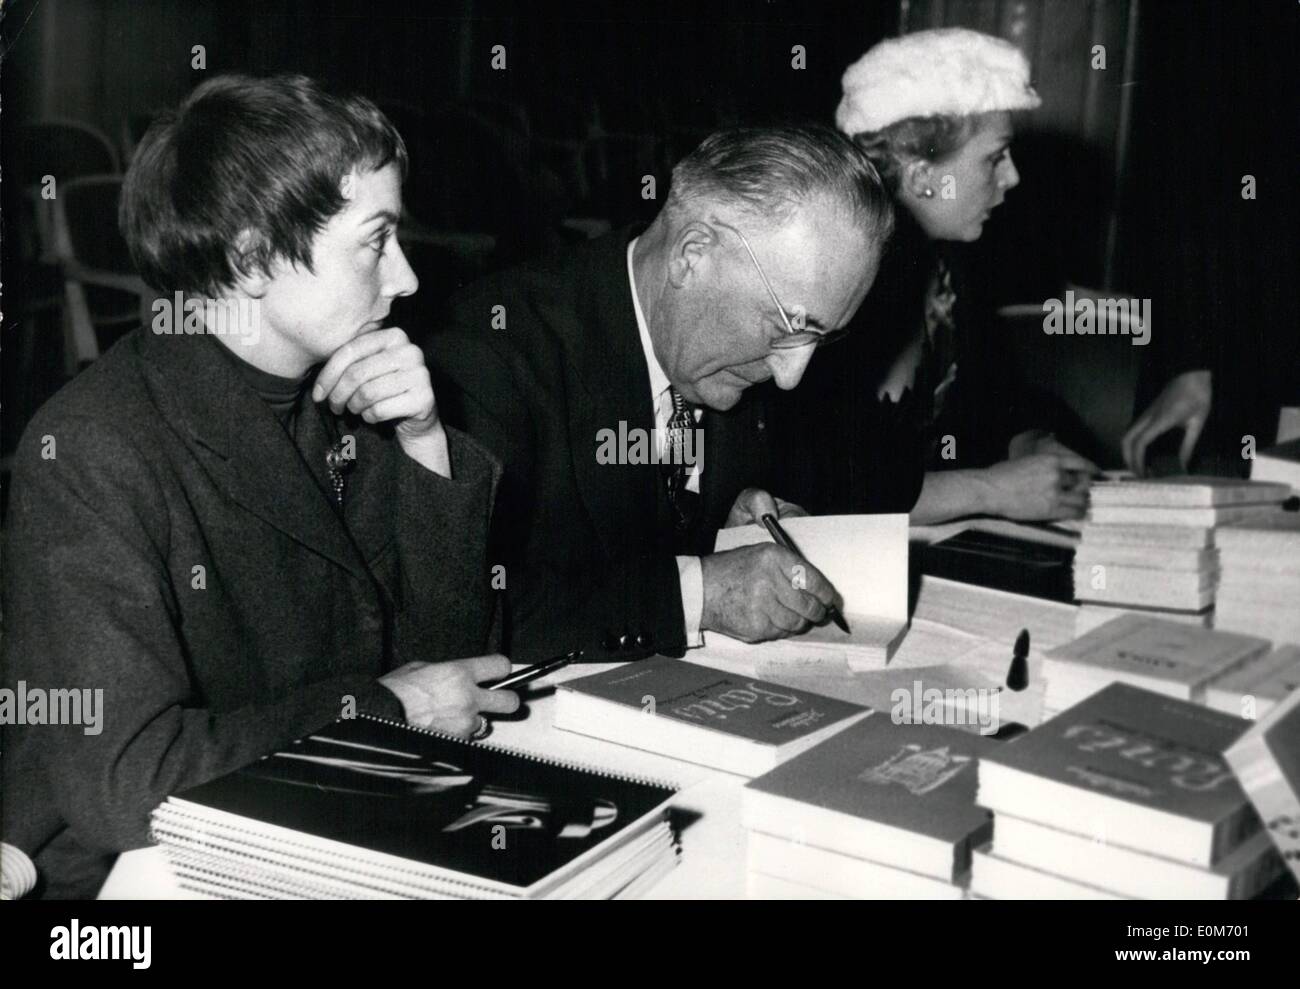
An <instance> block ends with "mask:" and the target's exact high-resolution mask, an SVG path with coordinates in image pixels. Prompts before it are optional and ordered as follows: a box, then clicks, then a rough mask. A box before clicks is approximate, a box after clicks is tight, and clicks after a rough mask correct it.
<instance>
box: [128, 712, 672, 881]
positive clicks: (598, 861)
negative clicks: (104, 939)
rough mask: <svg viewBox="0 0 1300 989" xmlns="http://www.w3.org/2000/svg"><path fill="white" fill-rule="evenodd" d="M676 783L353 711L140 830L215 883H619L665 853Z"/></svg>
mask: <svg viewBox="0 0 1300 989" xmlns="http://www.w3.org/2000/svg"><path fill="white" fill-rule="evenodd" d="M673 792H674V791H673V789H672V788H671V787H668V786H665V785H662V784H659V783H654V782H649V781H644V780H638V779H632V778H625V777H620V776H615V775H610V774H607V773H603V772H600V771H597V770H593V769H588V768H584V767H581V766H572V765H567V764H560V763H553V762H547V761H545V760H542V759H540V758H537V757H535V756H531V755H526V754H523V753H518V752H513V751H510V750H508V749H503V748H499V747H496V746H492V745H485V744H482V743H467V742H461V741H458V740H456V739H452V738H448V737H446V736H442V735H436V734H433V733H431V732H425V731H421V730H419V729H416V728H412V727H411V726H409V725H403V724H399V723H396V722H390V721H381V720H379V719H375V718H368V717H360V718H356V719H349V720H343V721H338V722H335V723H334V724H332V725H330V726H328V727H326V728H323V729H321V730H320V731H319V732H315V733H313V734H311V735H308V736H306V737H305V738H302V739H299V740H298V741H297V742H295V743H294V744H293V745H292V746H290V747H289V748H288V749H286V750H284V751H282V752H277V753H275V754H273V755H270V756H267V757H266V758H264V759H262V760H260V761H258V762H256V763H254V764H252V765H251V766H248V767H246V768H244V769H241V770H239V771H238V772H235V773H231V774H229V775H227V776H223V777H221V778H220V779H217V780H213V781H212V782H210V783H205V784H203V785H202V786H198V787H194V788H193V789H190V790H186V791H185V792H183V793H181V794H178V795H175V796H172V797H169V798H168V799H167V801H166V802H165V803H163V804H161V805H160V806H159V807H158V808H157V809H156V810H155V811H154V813H153V818H152V833H153V837H154V840H155V841H157V842H158V843H159V844H161V845H162V846H163V847H164V849H165V851H166V853H167V856H168V859H169V861H170V862H171V864H172V867H173V869H174V871H175V872H176V873H177V877H178V878H179V880H180V881H181V883H182V884H183V885H185V886H186V887H188V888H190V889H193V890H195V891H198V892H202V893H207V894H210V895H216V896H227V897H243V896H252V897H270V898H283V897H290V898H293V897H307V898H331V897H341V898H424V897H456V898H481V897H489V898H492V897H507V898H525V899H543V898H569V897H582V898H611V897H629V896H634V895H638V894H639V893H640V892H642V891H643V890H644V889H646V888H648V886H649V885H652V884H653V882H655V881H657V879H658V878H659V877H661V876H662V875H663V874H664V873H665V872H667V871H668V870H669V869H671V868H672V867H673V866H674V865H675V863H676V859H677V854H678V850H677V845H676V841H675V839H674V836H673V834H672V831H671V829H670V827H669V824H668V819H667V809H666V804H667V802H668V801H669V799H671V797H672V795H673Z"/></svg>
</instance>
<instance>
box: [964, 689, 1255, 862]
mask: <svg viewBox="0 0 1300 989" xmlns="http://www.w3.org/2000/svg"><path fill="white" fill-rule="evenodd" d="M1247 727H1249V724H1248V722H1246V721H1244V720H1242V719H1241V718H1234V717H1232V716H1231V715H1228V714H1224V713H1222V712H1219V711H1213V710H1210V709H1208V708H1205V707H1201V706H1200V705H1198V704H1193V703H1191V702H1188V701H1184V700H1179V699H1176V698H1172V697H1166V696H1164V695H1161V694H1156V693H1153V692H1151V691H1147V690H1142V689H1139V688H1137V687H1132V686H1129V685H1128V684H1123V683H1113V684H1111V685H1110V686H1108V687H1106V688H1104V689H1103V690H1101V691H1099V692H1097V693H1095V694H1093V695H1092V696H1090V697H1088V698H1087V699H1085V700H1083V701H1081V702H1080V703H1078V704H1076V705H1075V706H1074V707H1072V708H1069V709H1068V710H1066V711H1064V712H1062V713H1061V714H1060V715H1058V716H1057V717H1055V718H1052V719H1051V720H1049V721H1046V722H1044V723H1043V724H1041V725H1039V726H1038V727H1037V728H1035V729H1034V730H1033V731H1031V732H1030V733H1029V734H1027V735H1025V736H1023V737H1022V738H1019V739H1017V740H1016V742H1015V743H1014V744H1011V745H1005V746H1002V747H1000V748H998V749H997V750H996V751H994V752H993V753H991V754H990V755H989V756H987V757H986V758H985V759H984V760H983V761H982V763H981V766H980V790H979V797H980V802H981V803H982V804H983V805H984V806H986V807H990V808H991V809H993V810H994V811H996V812H998V813H1008V814H1011V815H1013V816H1016V817H1023V818H1025V819H1027V820H1031V821H1040V822H1042V823H1045V824H1049V825H1052V826H1054V827H1061V828H1063V829H1064V830H1068V831H1074V832H1075V833H1085V834H1093V833H1094V831H1096V832H1100V834H1094V836H1096V837H1101V838H1103V839H1105V840H1108V841H1114V842H1115V843H1116V844H1120V845H1125V846H1127V847H1132V848H1139V849H1144V850H1148V851H1151V852H1153V853H1154V854H1167V855H1169V856H1170V857H1171V858H1179V859H1182V860H1185V861H1193V862H1196V864H1203V865H1210V864H1213V863H1214V862H1216V861H1218V860H1219V859H1220V858H1222V857H1223V855H1225V854H1227V853H1228V852H1229V851H1231V850H1232V849H1233V848H1235V847H1236V846H1237V845H1239V844H1240V843H1241V841H1242V840H1244V839H1245V838H1246V837H1247V836H1249V835H1250V834H1251V833H1253V832H1254V831H1257V830H1258V828H1259V818H1258V816H1257V815H1256V814H1255V813H1254V810H1253V809H1252V808H1251V806H1250V802H1249V801H1248V800H1247V799H1246V795H1245V793H1244V792H1243V791H1242V788H1241V786H1240V785H1239V784H1238V782H1237V779H1236V777H1235V776H1234V775H1233V772H1232V770H1231V768H1229V766H1228V764H1227V762H1226V760H1225V758H1224V753H1225V752H1226V751H1227V749H1228V748H1229V747H1230V746H1231V745H1232V744H1233V743H1234V742H1236V741H1237V739H1238V738H1240V737H1241V735H1242V733H1243V732H1244V731H1245V730H1246V729H1247ZM1035 783H1047V784H1051V786H1049V787H1048V788H1042V787H1040V788H1039V789H1038V790H1035V789H1034V787H1033V784H1035ZM1048 794H1051V795H1054V796H1055V797H1056V799H1055V800H1051V801H1045V800H1044V796H1045V795H1048ZM1153 824H1159V826H1158V827H1153ZM1175 831H1177V832H1178V833H1177V834H1175Z"/></svg>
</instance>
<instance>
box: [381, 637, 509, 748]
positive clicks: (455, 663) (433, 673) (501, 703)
mask: <svg viewBox="0 0 1300 989" xmlns="http://www.w3.org/2000/svg"><path fill="white" fill-rule="evenodd" d="M509 672H510V660H508V659H507V658H506V657H505V656H501V655H497V654H494V655H488V656H472V657H470V658H469V659H457V660H451V661H448V662H444V663H407V664H406V665H404V666H399V667H398V668H397V669H395V670H393V672H391V673H387V674H385V675H384V676H382V677H380V678H379V682H380V683H381V684H383V685H384V686H385V687H387V688H388V689H389V690H390V691H392V692H393V694H394V695H396V697H397V699H398V700H399V701H401V702H402V708H403V709H404V710H405V713H406V720H407V721H408V722H410V723H411V724H413V725H416V726H417V727H420V728H430V729H432V730H434V731H440V732H443V733H444V734H447V735H455V736H457V737H460V738H469V737H470V736H472V735H474V734H475V732H479V731H481V727H482V726H481V722H480V716H481V714H482V713H485V712H486V713H489V714H512V713H513V712H515V711H516V710H518V709H519V695H518V694H514V693H511V692H510V691H509V690H488V689H486V688H483V687H480V686H479V684H480V683H483V682H485V681H489V680H498V679H500V678H501V677H504V676H506V675H507V674H508V673H509Z"/></svg>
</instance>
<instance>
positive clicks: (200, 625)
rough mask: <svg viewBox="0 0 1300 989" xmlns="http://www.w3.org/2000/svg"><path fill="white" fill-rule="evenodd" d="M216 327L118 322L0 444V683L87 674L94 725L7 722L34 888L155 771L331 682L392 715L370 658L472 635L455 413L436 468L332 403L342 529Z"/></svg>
mask: <svg viewBox="0 0 1300 989" xmlns="http://www.w3.org/2000/svg"><path fill="white" fill-rule="evenodd" d="M219 347H220V344H218V343H217V342H216V341H214V340H206V339H203V338H202V337H196V336H190V337H186V336H159V335H155V334H153V333H151V332H149V331H148V330H147V329H142V330H140V331H138V332H137V333H135V334H132V335H131V336H129V337H127V338H126V339H125V340H123V341H122V342H120V343H119V344H118V345H117V346H115V347H114V348H113V349H112V350H111V351H110V352H109V353H107V354H106V355H105V356H104V357H103V358H102V359H100V360H99V361H98V362H97V363H96V364H95V365H93V366H92V367H91V368H89V369H88V370H87V371H85V372H84V373H83V374H82V375H81V376H80V377H78V378H77V379H75V380H74V381H73V382H71V383H70V384H69V385H68V386H67V387H65V388H64V389H63V390H62V391H60V392H59V393H58V394H57V395H55V396H54V398H53V399H51V400H50V401H49V402H48V403H47V404H46V405H45V407H44V408H42V409H41V411H40V412H39V413H38V415H37V416H36V418H35V419H34V420H33V421H32V423H31V426H30V427H29V428H28V430H27V432H26V434H25V436H24V439H23V441H22V443H21V445H20V447H19V449H18V453H17V455H16V458H15V469H14V485H13V492H12V495H11V503H10V506H9V521H8V526H9V532H8V537H7V538H8V543H7V547H6V550H5V564H4V621H5V630H4V631H5V634H4V639H5V641H4V659H5V671H4V682H5V685H6V686H8V687H10V688H11V689H12V688H14V687H15V686H16V684H17V681H19V680H24V681H26V684H27V686H28V688H29V689H30V688H32V687H44V688H102V689H103V691H104V694H103V698H104V704H103V714H102V717H103V730H102V734H99V735H94V736H91V735H86V734H84V732H83V730H82V728H81V727H79V726H57V727H56V726H48V725H45V726H28V727H21V728H20V727H11V728H8V729H7V730H6V731H5V739H4V773H5V781H4V801H5V804H4V818H3V825H4V834H5V840H6V841H9V842H10V843H12V844H15V845H17V846H18V847H19V848H22V849H23V850H24V851H26V852H28V853H29V854H31V855H32V856H33V857H34V859H35V862H36V865H37V868H38V870H40V873H41V880H42V883H43V885H44V893H45V894H46V895H52V896H92V895H94V893H95V892H96V890H97V889H98V886H99V885H100V883H101V882H102V880H103V878H104V876H105V875H106V873H107V869H108V868H109V866H111V863H112V858H113V855H114V853H116V852H118V851H122V850H125V849H130V848H134V847H137V846H141V845H144V844H147V841H148V835H147V818H148V814H149V812H150V811H151V810H152V809H153V807H154V806H156V805H157V804H158V803H159V802H160V801H162V800H163V799H165V798H166V797H167V796H168V794H172V793H176V792H178V791H180V790H183V789H185V788H187V787H189V786H193V785H195V784H198V783H201V782H203V781H205V780H208V779H211V778H213V777H216V776H219V775H221V774H223V773H226V772H228V771H231V770H234V769H236V768H238V767H240V766H243V765H246V764H247V763H250V762H253V761H254V760H256V759H257V758H259V757H261V756H263V755H265V754H267V753H269V752H271V751H274V750H275V749H277V748H279V747H282V746H284V745H286V744H287V743H289V742H291V741H292V740H293V739H295V738H297V737H299V736H301V735H303V734H306V733H308V732H310V731H312V730H314V729H316V728H319V727H321V726H322V725H324V724H327V723H329V722H330V721H332V720H333V719H335V718H337V717H339V716H340V715H341V714H343V713H344V706H345V703H346V701H345V698H346V697H347V696H349V695H350V696H351V697H352V698H354V700H355V703H356V707H357V709H358V710H360V711H369V712H373V713H376V714H381V715H385V716H388V717H393V718H401V717H402V707H401V705H400V703H399V702H398V701H397V698H396V697H395V696H394V695H393V694H391V693H390V692H389V691H388V690H387V689H385V688H384V687H383V686H381V685H380V684H378V683H377V681H376V678H377V677H378V676H380V675H382V674H383V673H385V672H387V671H388V670H391V669H392V668H394V667H396V666H398V665H400V664H401V663H405V662H408V661H411V660H425V661H434V660H440V659H449V658H456V657H462V656H469V655H477V654H482V653H485V652H488V651H491V650H490V646H491V645H492V642H491V639H492V636H493V634H494V619H495V611H496V609H495V602H494V597H493V594H492V592H491V588H490V586H489V576H490V575H489V572H488V561H487V537H488V529H489V523H490V513H491V505H492V500H493V497H494V491H495V485H496V482H497V479H498V478H499V467H498V466H497V465H496V464H495V463H494V462H493V461H492V459H491V458H490V457H489V456H488V455H486V454H485V453H484V452H483V451H482V450H481V449H480V448H478V446H477V445H476V444H474V443H473V442H472V441H471V440H469V439H468V438H467V437H464V436H462V435H459V434H457V433H455V432H454V431H453V432H451V435H450V448H451V460H452V466H453V471H454V480H449V479H447V478H444V477H441V476H439V475H436V474H434V473H432V472H430V471H428V470H425V469H424V468H423V467H420V466H419V465H418V464H417V463H416V462H415V461H413V460H411V459H410V458H409V457H407V456H406V455H405V454H404V453H402V452H401V450H400V448H399V447H398V446H397V443H396V440H395V439H394V438H393V435H392V432H391V429H385V428H382V427H372V426H368V425H366V424H365V423H363V422H361V421H360V420H356V421H355V422H353V421H348V422H347V423H340V429H341V430H342V432H343V433H345V434H351V435H353V436H355V438H356V463H355V469H354V470H353V472H352V473H351V474H350V475H349V478H348V482H347V494H346V498H345V503H346V506H347V507H346V518H347V527H346V528H345V527H344V526H343V524H342V523H341V520H340V519H339V517H338V515H337V514H336V512H335V510H334V509H333V507H332V505H331V503H330V502H329V500H328V498H327V496H326V493H325V491H324V489H323V488H322V487H321V486H320V484H319V483H318V481H317V480H316V479H314V478H313V477H312V474H311V473H310V472H309V470H308V468H307V466H306V465H305V464H304V461H303V459H302V458H301V457H300V455H299V453H298V450H297V448H296V447H295V446H294V444H293V443H292V441H291V440H290V439H289V437H288V434H287V433H286V432H285V430H284V429H283V428H282V427H281V425H280V423H279V422H278V421H277V419H276V418H275V416H274V414H273V413H272V411H271V409H270V408H269V406H267V405H266V404H265V403H264V402H262V401H261V400H260V399H259V398H258V397H257V395H256V393H255V392H253V390H252V389H251V387H250V386H249V385H248V384H247V383H246V382H245V380H244V378H243V377H242V376H241V375H240V373H239V372H238V370H237V368H236V367H235V365H234V364H233V362H232V361H231V360H230V359H229V357H228V356H227V355H225V354H223V353H221V352H220V351H219ZM303 418H304V420H306V419H310V420H312V421H313V422H316V423H317V424H318V426H317V428H319V429H320V430H321V432H322V435H323V433H324V427H323V425H321V424H320V418H319V417H317V416H315V415H310V416H304V417H303ZM300 428H302V427H301V426H300ZM326 445H328V443H326ZM43 454H44V456H43ZM47 457H48V459H46V458H47ZM199 568H202V569H199Z"/></svg>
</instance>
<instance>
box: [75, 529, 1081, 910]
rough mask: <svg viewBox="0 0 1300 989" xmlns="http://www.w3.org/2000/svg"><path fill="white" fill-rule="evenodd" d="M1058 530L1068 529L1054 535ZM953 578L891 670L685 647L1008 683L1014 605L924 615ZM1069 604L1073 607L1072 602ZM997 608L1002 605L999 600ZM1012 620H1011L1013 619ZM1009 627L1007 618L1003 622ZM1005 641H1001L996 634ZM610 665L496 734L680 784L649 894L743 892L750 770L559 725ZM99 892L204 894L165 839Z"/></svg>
mask: <svg viewBox="0 0 1300 989" xmlns="http://www.w3.org/2000/svg"><path fill="white" fill-rule="evenodd" d="M968 527H971V526H970V524H969V523H965V524H963V523H957V524H952V525H947V526H936V527H927V528H924V529H918V528H913V530H912V538H913V539H922V540H925V541H930V540H933V539H937V538H942V537H944V536H947V535H951V534H952V533H954V532H957V531H959V530H960V529H962V528H968ZM975 527H979V528H986V527H988V528H993V529H995V530H996V531H1004V532H1005V531H1009V530H1008V528H1007V523H997V524H995V525H990V526H985V525H977V526H975ZM1015 529H1016V530H1022V531H1017V532H1016V534H1017V535H1024V536H1025V537H1026V538H1031V539H1037V540H1039V541H1053V539H1052V536H1051V534H1050V533H1044V532H1043V531H1042V530H1036V529H1027V528H1024V527H1015ZM1056 538H1057V539H1059V538H1060V537H1056ZM946 596H947V591H946V589H945V582H930V581H929V580H928V578H927V580H926V581H925V582H923V584H922V591H921V600H920V602H919V603H918V605H917V609H916V613H915V614H914V615H913V622H912V628H911V629H910V631H909V632H908V634H907V635H906V637H905V638H904V639H903V641H902V643H901V644H900V646H899V648H898V651H897V652H896V653H895V655H894V657H893V658H892V659H891V661H890V664H889V671H888V673H889V675H884V674H882V673H879V672H875V673H858V674H853V673H850V672H849V671H848V670H847V668H837V669H831V670H825V671H819V672H817V673H810V672H809V671H808V670H807V669H801V670H798V671H794V672H790V673H783V672H782V671H781V670H779V669H773V668H770V667H767V666H763V667H760V666H759V665H758V664H757V663H756V662H755V661H753V660H747V659H745V658H744V657H743V655H741V656H738V655H737V653H735V652H734V651H730V650H729V651H727V652H725V653H720V652H710V650H709V649H708V647H707V646H706V647H705V648H703V649H697V650H692V651H691V652H690V653H688V655H687V657H686V658H687V660H688V661H690V662H695V663H701V664H703V665H708V666H717V667H721V668H723V669H726V670H729V671H730V672H733V673H738V674H742V675H746V676H755V677H758V676H761V677H762V678H764V679H767V680H772V681H775V682H777V683H782V682H784V683H786V684H787V685H790V686H796V687H803V688H804V689H810V690H816V691H819V692H822V693H826V694H830V695H833V696H839V697H843V698H845V699H847V700H854V701H857V702H859V703H867V704H873V705H875V706H881V704H882V703H884V704H887V703H888V696H889V691H890V690H891V689H892V687H893V685H894V684H896V683H898V682H900V678H903V679H906V678H908V677H910V676H911V674H910V673H908V671H910V670H914V669H919V668H931V669H933V668H935V667H939V666H942V667H943V669H945V670H948V671H950V672H954V674H960V675H969V676H970V677H971V678H972V680H971V681H970V682H972V683H975V682H980V680H979V678H981V677H982V678H983V679H984V680H987V681H988V682H1000V678H1001V677H1002V676H1004V675H1005V670H1006V667H1007V663H1008V660H1009V657H1010V645H1011V640H1012V638H1013V636H1014V632H1013V631H1010V626H1011V625H1014V624H1015V623H1016V621H1017V618H1016V615H1015V614H1014V608H1011V609H1010V611H1009V613H1008V614H1006V615H1005V616H1002V617H1001V618H998V617H997V616H995V617H994V623H995V624H997V623H998V622H1001V624H1004V625H1006V626H1007V628H1008V634H1007V635H1005V636H1003V635H1001V634H999V635H997V637H996V639H994V638H992V637H990V632H989V627H988V625H987V621H986V619H987V615H985V616H981V623H980V624H981V627H980V628H979V629H961V628H954V627H952V626H950V625H945V624H942V623H939V622H935V621H932V620H930V619H929V618H927V617H926V615H927V614H929V613H930V611H931V609H932V608H936V607H940V606H942V604H943V603H944V602H945V600H946ZM1057 607H1059V608H1060V609H1063V610H1062V611H1061V612H1060V614H1061V615H1062V616H1064V618H1065V619H1067V620H1068V618H1069V616H1070V613H1071V612H1072V611H1073V610H1074V608H1073V606H1070V605H1060V606H1057ZM1064 609H1069V610H1068V611H1066V610H1064ZM995 610H996V609H995ZM1008 623H1009V624H1008ZM998 630H999V631H1000V630H1001V629H1000V627H999V629H998ZM997 640H1001V641H997ZM1040 643H1041V645H1040V647H1038V648H1035V649H1034V650H1033V652H1031V655H1030V678H1031V683H1035V682H1036V683H1038V684H1041V682H1042V681H1041V677H1038V676H1037V674H1038V669H1037V667H1038V665H1039V663H1040V662H1041V654H1040V652H1039V648H1050V646H1051V645H1054V644H1055V643H1054V642H1050V641H1048V642H1042V640H1041V637H1040ZM609 668H610V664H583V665H581V666H573V667H569V668H567V669H565V670H562V671H559V672H558V673H556V674H554V675H552V676H551V677H549V678H548V679H547V681H546V683H547V686H543V687H541V688H539V689H537V690H535V691H531V692H529V693H526V694H524V695H523V700H524V704H525V708H526V715H525V714H524V709H521V715H524V716H516V720H500V719H498V720H497V721H496V722H495V727H494V730H493V732H492V737H491V741H492V743H493V744H496V745H500V746H504V747H507V748H516V749H520V750H523V751H526V752H528V753H531V754H535V755H540V756H544V757H547V758H550V759H555V760H561V761H567V762H574V763H581V764H583V765H587V766H592V767H595V768H601V769H609V770H613V771H615V772H618V773H622V774H625V775H633V776H642V777H646V778H649V779H656V780H664V781H667V782H669V783H672V784H674V785H676V786H677V787H678V788H679V793H678V794H677V796H676V797H675V798H674V800H673V802H672V806H673V807H674V808H676V809H677V810H678V811H680V812H681V813H680V815H679V818H680V820H681V821H682V822H683V823H684V827H683V829H682V832H681V844H682V856H681V862H680V864H679V865H678V867H677V868H676V869H674V870H673V871H672V872H671V873H670V874H669V875H668V876H666V877H665V878H664V879H663V880H662V881H660V882H659V883H658V884H656V886H655V887H654V888H653V889H652V890H651V891H650V892H649V894H648V895H647V899H740V898H743V897H744V896H745V853H746V852H745V848H746V843H745V832H744V829H743V828H742V826H741V821H740V800H741V790H742V788H743V787H744V784H745V782H746V778H745V777H743V776H736V775H733V774H731V773H724V772H720V771H718V770H716V769H710V768H708V767H704V766H697V765H693V764H691V763H688V762H683V761H681V760H678V759H672V758H668V757H667V756H661V755H656V754H655V753H652V752H644V751H641V750H640V749H634V748H630V747H628V746H624V745H618V744H616V743H613V742H609V741H605V740H603V739H596V738H588V737H586V736H583V735H577V734H573V733H571V732H566V731H560V730H558V729H556V728H555V727H554V724H553V721H554V714H555V690H554V685H555V684H557V683H561V682H564V681H565V680H569V679H574V678H576V677H581V676H587V675H589V674H591V673H595V672H597V671H600V670H605V669H609ZM1017 700H1018V701H1019V703H1020V704H1021V708H1020V709H1017V710H1015V711H1010V712H1004V715H1005V716H1006V720H1021V721H1024V722H1025V723H1029V724H1036V723H1037V712H1038V711H1040V710H1041V691H1037V692H1034V691H1030V692H1029V696H1028V697H1024V698H1018V699H1017ZM99 895H100V899H197V898H200V897H199V895H198V894H195V893H191V892H189V891H187V890H184V889H182V888H181V887H180V885H179V884H178V883H177V882H176V880H175V878H174V877H173V875H172V873H171V870H170V869H169V867H168V865H167V862H166V859H165V857H164V855H163V851H162V849H161V848H159V847H157V846H154V847H150V848H140V849H135V850H134V851H129V852H125V853H123V854H122V855H120V856H119V857H118V860H117V862H116V864H115V865H114V867H113V870H112V872H111V873H110V874H109V877H108V880H107V882H105V884H104V887H103V889H102V890H101V891H100V894H99Z"/></svg>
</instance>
